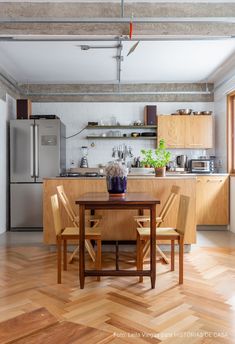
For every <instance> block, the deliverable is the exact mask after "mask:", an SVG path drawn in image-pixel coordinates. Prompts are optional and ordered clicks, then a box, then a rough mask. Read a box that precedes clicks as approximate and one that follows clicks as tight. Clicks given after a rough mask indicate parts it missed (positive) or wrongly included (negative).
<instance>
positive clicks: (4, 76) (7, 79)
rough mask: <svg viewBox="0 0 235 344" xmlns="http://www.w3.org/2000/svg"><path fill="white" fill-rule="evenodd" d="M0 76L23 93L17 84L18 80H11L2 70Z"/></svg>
mask: <svg viewBox="0 0 235 344" xmlns="http://www.w3.org/2000/svg"><path fill="white" fill-rule="evenodd" d="M0 78H2V79H3V80H4V81H5V82H7V83H8V84H10V85H11V86H12V87H13V88H15V89H16V90H17V91H18V92H19V93H21V90H20V88H19V87H18V86H17V82H16V81H12V80H10V79H9V78H8V77H7V76H6V75H4V74H3V73H2V72H0Z"/></svg>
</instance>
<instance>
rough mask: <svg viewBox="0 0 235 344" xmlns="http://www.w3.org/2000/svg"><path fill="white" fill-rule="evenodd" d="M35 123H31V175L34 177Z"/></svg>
mask: <svg viewBox="0 0 235 344" xmlns="http://www.w3.org/2000/svg"><path fill="white" fill-rule="evenodd" d="M33 131H34V125H33V124H31V125H30V176H31V177H32V178H34V177H35V175H34V141H33V136H34V133H33Z"/></svg>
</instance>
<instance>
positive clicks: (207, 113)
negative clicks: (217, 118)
mask: <svg viewBox="0 0 235 344" xmlns="http://www.w3.org/2000/svg"><path fill="white" fill-rule="evenodd" d="M202 114H203V115H212V111H202Z"/></svg>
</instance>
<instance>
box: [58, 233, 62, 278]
mask: <svg viewBox="0 0 235 344" xmlns="http://www.w3.org/2000/svg"><path fill="white" fill-rule="evenodd" d="M57 283H58V284H61V237H60V236H58V237H57Z"/></svg>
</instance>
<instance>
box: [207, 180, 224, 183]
mask: <svg viewBox="0 0 235 344" xmlns="http://www.w3.org/2000/svg"><path fill="white" fill-rule="evenodd" d="M222 181H223V179H207V183H217V182H219V183H222Z"/></svg>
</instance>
